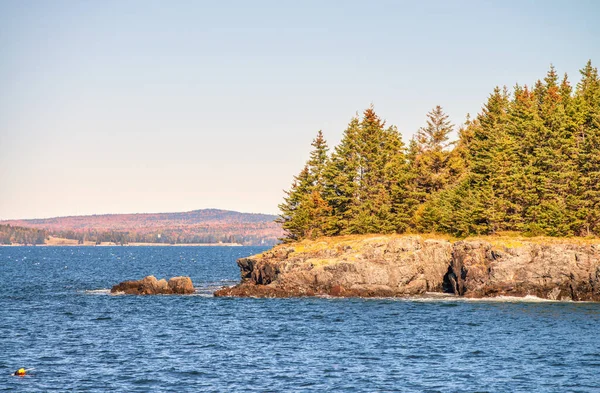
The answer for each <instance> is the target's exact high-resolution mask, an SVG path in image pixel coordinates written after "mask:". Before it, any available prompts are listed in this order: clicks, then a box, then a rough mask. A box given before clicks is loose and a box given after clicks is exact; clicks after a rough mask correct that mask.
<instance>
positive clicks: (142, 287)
mask: <svg viewBox="0 0 600 393" xmlns="http://www.w3.org/2000/svg"><path fill="white" fill-rule="evenodd" d="M110 292H111V293H116V292H123V293H125V294H128V295H175V294H177V295H189V294H192V293H194V285H193V284H192V279H191V278H189V277H173V278H171V279H169V281H168V282H167V280H165V279H164V278H163V279H160V280H157V279H156V277H154V276H147V277H144V278H142V279H141V280H133V281H123V282H122V283H119V284H117V285H115V286H113V287H112V288H111V290H110Z"/></svg>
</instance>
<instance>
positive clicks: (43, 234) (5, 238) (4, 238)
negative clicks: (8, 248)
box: [0, 225, 48, 245]
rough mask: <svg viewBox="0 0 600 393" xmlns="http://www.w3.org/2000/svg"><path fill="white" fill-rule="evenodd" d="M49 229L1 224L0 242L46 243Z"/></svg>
mask: <svg viewBox="0 0 600 393" xmlns="http://www.w3.org/2000/svg"><path fill="white" fill-rule="evenodd" d="M47 237H48V231H45V230H42V229H34V228H23V227H15V226H11V225H0V244H30V245H34V244H44V243H45V241H46V238H47Z"/></svg>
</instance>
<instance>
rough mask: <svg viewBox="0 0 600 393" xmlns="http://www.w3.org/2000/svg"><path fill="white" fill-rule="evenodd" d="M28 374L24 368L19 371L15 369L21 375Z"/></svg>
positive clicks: (16, 373)
mask: <svg viewBox="0 0 600 393" xmlns="http://www.w3.org/2000/svg"><path fill="white" fill-rule="evenodd" d="M26 374H27V371H26V370H25V369H24V368H20V369H18V370H17V371H15V375H17V376H19V377H24V376H25V375H26Z"/></svg>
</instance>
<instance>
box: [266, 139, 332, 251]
mask: <svg viewBox="0 0 600 393" xmlns="http://www.w3.org/2000/svg"><path fill="white" fill-rule="evenodd" d="M312 146H313V150H312V151H311V153H310V158H309V160H308V162H307V163H306V165H305V167H304V168H303V169H302V171H301V172H300V174H298V175H297V176H295V177H294V182H293V183H292V187H291V188H290V190H289V191H285V193H286V196H285V197H284V201H283V203H282V204H280V205H279V210H280V211H281V214H280V216H279V218H278V219H277V222H279V223H281V224H282V227H283V229H284V230H285V231H286V233H287V236H286V238H285V239H284V240H286V241H296V240H302V239H305V238H315V237H318V236H322V235H324V234H326V231H325V228H326V226H327V223H328V217H329V215H330V212H331V208H330V207H329V206H328V204H327V202H325V200H324V199H323V197H322V195H323V192H324V170H325V168H326V166H327V162H328V155H327V151H328V147H327V142H326V141H325V138H324V137H323V133H322V132H321V131H319V132H318V133H317V137H316V138H315V139H314V140H313V142H312Z"/></svg>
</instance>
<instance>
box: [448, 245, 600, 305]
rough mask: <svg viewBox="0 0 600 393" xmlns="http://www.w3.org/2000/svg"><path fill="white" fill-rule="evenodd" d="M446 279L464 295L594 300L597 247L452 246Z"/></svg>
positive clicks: (599, 287)
mask: <svg viewBox="0 0 600 393" xmlns="http://www.w3.org/2000/svg"><path fill="white" fill-rule="evenodd" d="M448 281H449V282H450V286H451V287H452V289H453V292H455V293H457V294H459V295H463V296H468V297H488V296H500V295H503V296H527V295H532V296H538V297H540V298H545V299H552V300H593V301H600V246H599V245H593V244H592V245H585V244H584V245H578V244H568V243H548V244H543V243H542V244H539V243H522V244H518V245H513V246H511V247H506V246H505V247H492V245H491V244H489V243H486V242H481V241H462V242H457V243H455V244H454V247H453V251H452V265H451V268H450V270H449V273H448Z"/></svg>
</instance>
